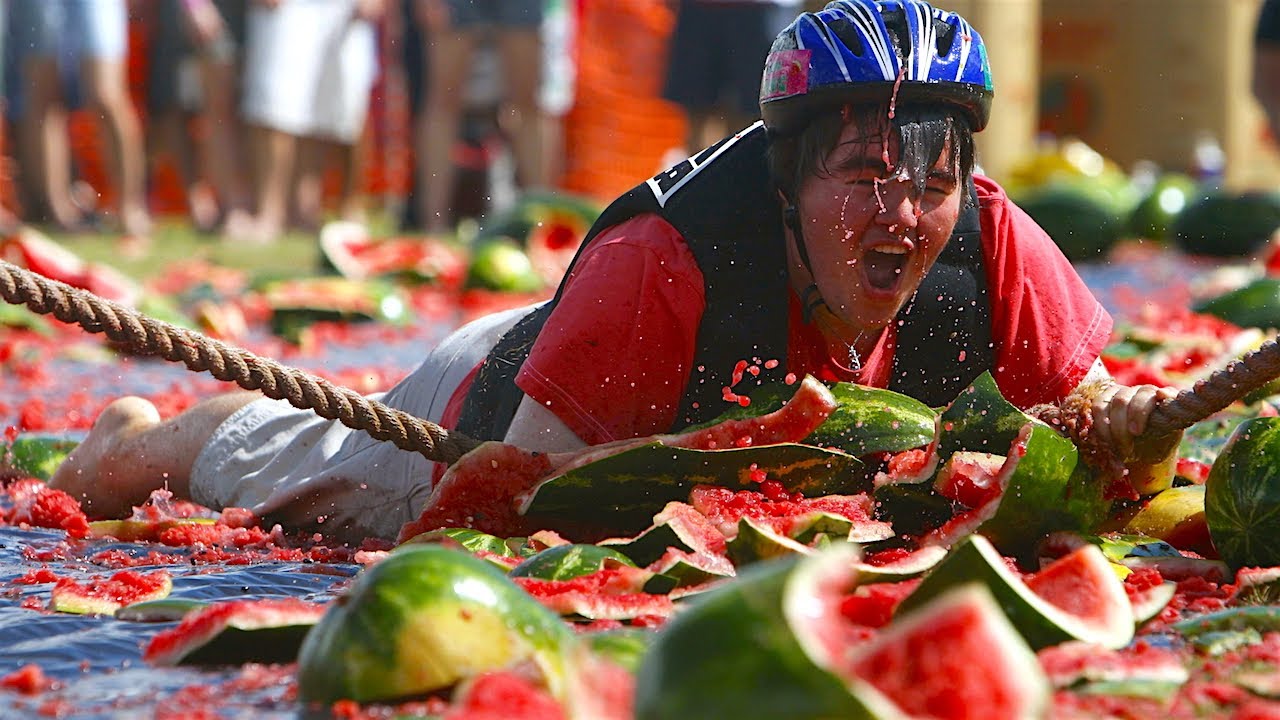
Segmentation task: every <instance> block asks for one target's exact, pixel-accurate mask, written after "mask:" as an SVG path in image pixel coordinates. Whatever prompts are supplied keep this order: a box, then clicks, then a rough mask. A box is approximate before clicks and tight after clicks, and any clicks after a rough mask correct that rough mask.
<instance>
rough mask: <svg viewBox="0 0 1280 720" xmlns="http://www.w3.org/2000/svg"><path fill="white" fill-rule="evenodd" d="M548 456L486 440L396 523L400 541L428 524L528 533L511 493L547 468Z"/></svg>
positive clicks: (502, 534) (522, 488)
mask: <svg viewBox="0 0 1280 720" xmlns="http://www.w3.org/2000/svg"><path fill="white" fill-rule="evenodd" d="M551 470H552V464H551V457H550V456H549V455H547V454H546V453H533V452H529V451H527V450H522V449H520V448H518V447H515V446H514V445H506V444H504V443H497V442H487V443H484V444H482V445H480V446H479V447H477V448H476V449H475V450H472V451H471V452H469V453H467V454H466V455H465V456H463V458H462V459H461V460H459V461H458V462H456V463H454V464H453V466H451V467H450V468H449V470H448V471H447V472H446V473H445V474H444V477H443V478H441V479H440V482H439V483H437V484H436V486H435V488H433V489H432V491H431V497H430V498H429V499H428V500H427V506H426V509H424V510H423V511H422V514H421V515H419V516H418V518H417V519H416V520H413V521H411V522H408V523H406V524H405V525H404V527H402V528H400V537H399V539H398V542H405V541H406V540H408V539H410V538H412V537H414V536H415V535H420V534H422V533H424V532H427V531H428V530H438V529H440V528H448V527H468V528H474V529H476V530H480V531H482V532H487V533H489V534H491V535H497V536H499V537H510V536H513V535H523V534H527V530H529V529H530V528H525V525H524V519H523V518H521V517H520V515H519V514H518V513H517V512H516V508H515V503H514V502H513V500H514V498H515V497H516V496H517V495H518V494H519V493H521V492H523V491H525V490H528V489H530V488H532V487H533V486H534V485H536V484H537V482H538V480H539V479H541V478H542V477H544V476H545V475H546V474H547V473H549V472H551Z"/></svg>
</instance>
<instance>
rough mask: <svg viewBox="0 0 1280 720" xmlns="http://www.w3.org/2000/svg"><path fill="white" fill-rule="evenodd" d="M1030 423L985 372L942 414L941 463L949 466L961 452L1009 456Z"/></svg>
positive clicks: (1029, 418)
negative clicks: (950, 459) (952, 457)
mask: <svg viewBox="0 0 1280 720" xmlns="http://www.w3.org/2000/svg"><path fill="white" fill-rule="evenodd" d="M1031 420H1032V418H1031V416H1030V415H1028V414H1026V413H1024V412H1022V411H1021V410H1019V409H1018V408H1017V407H1016V406H1014V404H1013V403H1011V402H1009V401H1008V400H1006V399H1005V398H1004V395H1002V394H1001V393H1000V388H999V387H998V386H997V385H996V380H995V378H994V377H992V375H991V373H990V372H984V373H982V374H981V375H979V376H978V377H977V378H975V379H974V381H973V383H972V384H970V385H969V387H968V388H966V389H964V390H962V391H961V392H960V394H959V395H957V396H956V399H955V400H954V401H952V403H951V404H950V405H949V406H947V408H946V409H945V410H944V411H943V412H942V417H941V421H940V425H941V428H942V433H941V438H940V439H939V442H938V457H939V461H940V462H946V461H947V459H948V458H950V457H951V455H952V454H954V453H955V452H956V451H959V450H967V451H970V452H985V453H992V454H994V455H1006V454H1008V452H1009V446H1010V445H1012V444H1013V441H1014V440H1016V439H1017V438H1018V435H1019V433H1021V432H1022V428H1023V427H1024V426H1025V425H1026V424H1027V423H1028V422H1030V421H1031Z"/></svg>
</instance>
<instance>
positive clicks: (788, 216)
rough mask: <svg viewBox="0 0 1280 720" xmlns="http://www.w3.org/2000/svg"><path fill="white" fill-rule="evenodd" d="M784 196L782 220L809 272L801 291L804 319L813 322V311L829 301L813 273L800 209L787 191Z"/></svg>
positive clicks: (801, 262)
mask: <svg viewBox="0 0 1280 720" xmlns="http://www.w3.org/2000/svg"><path fill="white" fill-rule="evenodd" d="M782 197H783V199H784V200H786V201H787V206H786V207H785V208H783V209H782V221H783V222H784V223H786V225H787V227H788V228H790V229H791V237H792V240H793V241H794V242H795V244H796V251H797V252H798V253H799V254H800V264H801V265H803V266H804V269H805V271H806V272H808V273H809V285H808V287H806V288H805V289H804V291H803V292H801V293H800V303H801V307H802V308H803V311H804V321H805V322H806V323H808V322H813V311H814V310H817V309H818V306H819V305H826V304H827V301H826V300H824V299H823V298H822V291H820V290H819V289H818V283H817V276H815V275H814V274H813V265H812V264H811V263H810V262H809V249H808V248H807V247H805V242H804V228H803V226H802V225H801V223H800V210H799V209H798V208H797V207H796V204H795V202H794V201H793V200H792V199H791V198H789V197H787V195H786V193H783V194H782Z"/></svg>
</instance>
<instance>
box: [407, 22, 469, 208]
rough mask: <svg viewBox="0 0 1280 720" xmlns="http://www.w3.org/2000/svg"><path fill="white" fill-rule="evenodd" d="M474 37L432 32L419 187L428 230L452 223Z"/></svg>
mask: <svg viewBox="0 0 1280 720" xmlns="http://www.w3.org/2000/svg"><path fill="white" fill-rule="evenodd" d="M474 47H475V39H474V37H471V36H469V35H466V34H463V33H457V32H454V31H451V30H443V31H438V32H434V31H433V32H432V33H431V34H430V35H429V36H428V37H427V53H428V62H427V73H428V76H427V93H426V107H424V108H423V111H422V115H421V119H420V122H419V126H418V142H417V156H418V190H419V197H421V199H422V200H421V201H422V210H421V213H420V215H421V217H422V224H423V227H424V229H425V230H426V231H427V232H428V233H446V232H449V231H450V230H452V229H453V227H452V223H453V219H454V218H453V213H452V212H451V209H450V204H451V202H452V198H453V186H454V172H453V147H454V143H456V142H457V140H458V132H459V127H460V125H461V119H462V110H463V103H464V101H465V96H466V91H467V83H468V82H469V80H470V78H471V56H472V54H473V50H474Z"/></svg>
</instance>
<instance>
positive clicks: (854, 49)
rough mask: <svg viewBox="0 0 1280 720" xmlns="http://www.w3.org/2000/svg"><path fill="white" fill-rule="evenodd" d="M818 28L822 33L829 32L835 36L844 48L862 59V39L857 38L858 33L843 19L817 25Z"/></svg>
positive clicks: (839, 18) (851, 24) (838, 18)
mask: <svg viewBox="0 0 1280 720" xmlns="http://www.w3.org/2000/svg"><path fill="white" fill-rule="evenodd" d="M818 27H819V28H821V29H822V31H823V32H830V33H831V34H832V35H835V36H836V37H837V38H838V39H839V40H840V42H841V43H842V44H843V45H844V46H845V47H847V48H849V52H851V53H853V54H854V55H855V56H856V57H862V53H863V51H864V50H865V48H863V47H862V38H861V37H859V36H858V31H857V29H855V28H854V27H853V23H851V22H849V21H848V20H847V19H845V18H843V17H837V18H835V19H834V20H830V21H828V22H826V23H819V24H818Z"/></svg>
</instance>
